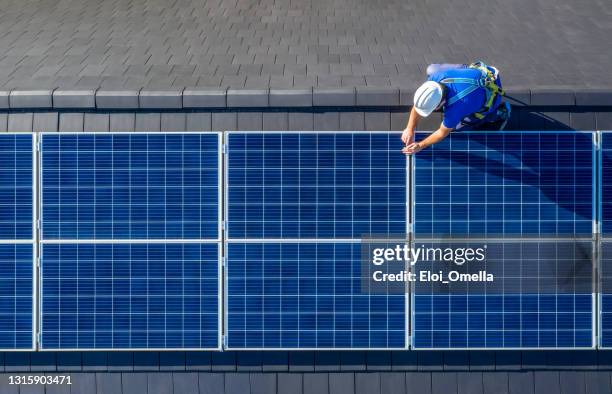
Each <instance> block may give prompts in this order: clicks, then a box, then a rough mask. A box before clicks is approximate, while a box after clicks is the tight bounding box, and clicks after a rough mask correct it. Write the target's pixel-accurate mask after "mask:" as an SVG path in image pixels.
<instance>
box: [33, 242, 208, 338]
mask: <svg viewBox="0 0 612 394" xmlns="http://www.w3.org/2000/svg"><path fill="white" fill-rule="evenodd" d="M41 272H42V294H41V300H42V316H41V319H42V322H41V328H42V342H41V347H42V348H43V349H172V348H177V349H178V348H181V349H184V348H194V349H201V348H218V347H219V346H220V343H219V332H220V327H219V303H220V296H219V294H220V292H219V246H218V244H217V243H209V244H197V243H187V244H184V243H171V244H157V243H156V244H145V243H141V244H127V243H115V244H102V243H96V244H85V243H81V244H43V247H42V259H41Z"/></svg>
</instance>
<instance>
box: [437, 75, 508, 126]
mask: <svg viewBox="0 0 612 394" xmlns="http://www.w3.org/2000/svg"><path fill="white" fill-rule="evenodd" d="M481 76H482V74H481V72H480V70H478V69H474V68H467V67H466V68H452V69H445V70H440V71H438V72H436V73H434V74H432V75H430V76H429V80H430V81H434V82H441V81H443V80H444V79H447V78H469V79H471V80H479V79H480V78H481ZM442 83H443V82H442ZM497 84H498V86H501V83H500V82H499V79H498V80H497ZM444 86H446V89H447V90H446V97H445V99H446V102H447V103H448V102H449V101H451V100H452V99H453V97H454V96H456V95H457V94H458V93H460V92H462V91H464V90H465V89H468V88H470V86H472V85H471V84H468V83H455V82H452V83H444ZM485 99H486V90H485V88H483V87H480V88H478V89H476V90H475V91H473V92H471V93H470V94H468V95H467V96H465V97H463V98H461V99H459V100H457V101H456V102H454V103H453V104H451V105H446V104H445V105H444V117H443V120H442V123H443V124H444V126H445V127H448V128H453V129H454V128H456V127H457V126H458V124H459V123H460V122H461V121H462V120H463V118H465V117H467V116H470V115H472V114H474V113H476V112H479V111H481V110H482V108H483V106H484V104H485ZM495 101H496V103H494V105H493V106H492V108H496V107H497V104H498V102H499V101H501V97H498V99H497V100H495Z"/></svg>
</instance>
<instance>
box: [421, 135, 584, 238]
mask: <svg viewBox="0 0 612 394" xmlns="http://www.w3.org/2000/svg"><path fill="white" fill-rule="evenodd" d="M594 156H595V150H594V142H593V134H592V133H574V132H571V133H570V132H542V133H538V132H523V133H518V132H503V133H491V132H488V133H487V132H481V133H457V134H454V135H452V137H451V138H447V139H445V140H443V141H442V142H441V143H439V144H436V145H434V146H432V147H430V148H428V149H426V150H423V151H421V152H419V154H418V155H416V156H415V164H414V174H415V176H414V215H415V216H414V232H415V236H416V237H425V238H427V237H440V236H454V237H461V236H470V237H475V236H478V235H480V236H486V237H496V236H497V237H501V236H515V237H525V236H527V237H532V236H537V237H559V236H568V237H573V236H587V237H591V235H592V233H593V212H594V203H593V200H594V192H593V188H594V183H593V174H594V170H593V164H594Z"/></svg>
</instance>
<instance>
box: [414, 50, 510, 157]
mask: <svg viewBox="0 0 612 394" xmlns="http://www.w3.org/2000/svg"><path fill="white" fill-rule="evenodd" d="M427 76H428V80H427V81H426V82H425V83H424V84H423V85H421V86H420V87H419V88H418V89H417V90H416V92H415V94H414V105H413V106H412V110H411V111H410V117H409V119H408V125H407V126H406V129H404V132H403V133H402V141H403V142H404V144H405V145H406V146H405V147H404V149H402V152H403V153H405V154H415V153H417V152H419V151H421V150H422V149H425V148H427V147H428V146H430V145H433V144H436V143H438V142H440V141H442V140H443V139H444V138H446V137H447V136H448V135H449V133H450V132H451V131H453V130H458V131H459V130H461V131H464V130H503V128H504V127H505V125H506V122H507V121H508V118H509V117H510V105H508V103H503V102H502V96H503V94H504V92H503V90H502V86H501V80H500V78H499V72H498V70H497V69H496V68H495V67H492V66H487V65H486V64H484V63H483V62H476V63H472V64H470V65H467V64H432V65H430V66H429V67H428V68H427ZM439 109H441V110H442V112H443V117H442V123H441V124H440V127H439V128H438V129H437V130H436V131H434V132H433V133H431V134H430V135H429V136H427V137H426V138H424V139H423V140H421V141H419V142H415V140H414V131H415V129H416V127H417V124H418V123H419V120H420V119H421V118H425V117H427V116H429V115H430V114H431V113H432V112H434V111H436V110H439Z"/></svg>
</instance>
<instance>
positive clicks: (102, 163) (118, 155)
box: [41, 133, 220, 240]
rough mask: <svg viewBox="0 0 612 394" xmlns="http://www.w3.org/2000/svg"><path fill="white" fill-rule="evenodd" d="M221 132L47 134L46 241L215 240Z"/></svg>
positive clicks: (44, 153)
mask: <svg viewBox="0 0 612 394" xmlns="http://www.w3.org/2000/svg"><path fill="white" fill-rule="evenodd" d="M219 145H220V144H219V134H217V133H199V134H198V133H186V134H185V133H156V134H145V133H142V134H43V136H42V161H41V162H42V207H43V209H42V236H43V238H44V239H46V240H50V239H97V240H126V239H217V238H218V237H219V230H218V229H219V212H218V211H219V204H220V201H219V150H220V146H219Z"/></svg>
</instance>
